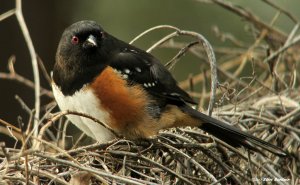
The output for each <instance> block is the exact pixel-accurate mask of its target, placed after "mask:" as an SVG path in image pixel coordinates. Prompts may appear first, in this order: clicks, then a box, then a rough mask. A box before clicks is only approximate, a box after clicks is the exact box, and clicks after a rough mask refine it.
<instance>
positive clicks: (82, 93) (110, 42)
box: [52, 21, 285, 155]
mask: <svg viewBox="0 0 300 185" xmlns="http://www.w3.org/2000/svg"><path fill="white" fill-rule="evenodd" d="M52 88H53V92H54V96H55V99H56V101H57V103H58V105H59V107H60V109H61V110H71V111H77V112H82V113H86V114H89V115H91V116H93V117H95V118H97V119H98V120H100V121H101V122H102V123H104V124H105V125H106V126H107V127H109V128H111V129H112V130H114V131H115V132H116V133H118V134H120V135H123V136H124V137H126V138H128V139H136V138H149V137H151V136H155V135H156V134H157V133H158V131H159V130H161V129H166V128H170V127H180V126H193V127H199V128H201V129H202V130H204V131H207V132H208V133H210V134H212V135H214V136H216V137H217V138H220V139H222V140H223V141H225V142H227V143H229V144H230V145H232V146H245V147H247V148H250V149H254V147H255V148H256V147H257V146H258V147H260V148H263V149H265V150H268V151H269V152H272V153H275V154H278V155H284V154H285V153H284V152H283V151H282V150H281V149H280V148H279V147H277V146H274V145H272V144H270V143H267V142H265V141H263V140H261V139H258V138H256V137H254V136H252V135H250V134H248V133H246V132H243V131H241V130H239V129H238V128H235V127H233V126H230V125H228V124H226V123H223V122H221V121H219V120H217V119H215V118H212V117H210V116H207V115H205V114H203V113H201V112H198V111H196V110H194V109H193V108H191V107H190V106H189V104H194V101H193V99H192V98H191V97H190V96H189V95H188V94H187V93H186V92H185V91H183V90H182V89H181V88H180V87H178V85H177V82H176V81H175V80H174V78H173V77H172V75H171V74H170V72H169V71H168V70H167V69H166V68H165V67H164V66H163V65H162V64H161V63H160V62H159V61H158V60H157V59H156V58H155V57H153V56H152V55H151V54H149V53H147V52H145V51H143V50H141V49H138V48H136V47H134V46H132V45H129V44H127V43H125V42H123V41H121V40H119V39H117V38H115V37H113V36H112V35H110V34H108V33H107V32H105V31H104V30H103V29H102V28H101V27H100V26H99V25H98V24H97V23H96V22H94V21H80V22H77V23H74V24H72V25H71V26H70V27H68V28H67V29H66V30H65V31H64V33H63V35H62V37H61V40H60V43H59V46H58V49H57V53H56V63H55V65H54V69H53V82H52ZM68 118H69V119H70V120H71V122H73V123H74V124H75V125H76V126H77V127H78V128H80V129H81V130H82V131H83V132H85V133H86V134H87V135H88V136H90V137H92V138H94V139H95V140H97V141H100V142H104V141H108V140H111V139H113V138H114V137H115V136H114V134H113V133H112V132H111V131H109V130H108V129H106V128H105V127H103V126H102V125H100V124H99V123H96V122H94V121H92V120H90V119H87V118H84V117H80V116H76V115H68Z"/></svg>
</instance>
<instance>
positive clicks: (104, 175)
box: [34, 152, 143, 185]
mask: <svg viewBox="0 0 300 185" xmlns="http://www.w3.org/2000/svg"><path fill="white" fill-rule="evenodd" d="M34 155H35V156H38V157H41V158H45V159H48V160H50V161H52V162H57V163H60V164H64V165H67V166H72V167H74V168H77V169H80V170H84V171H87V172H90V173H93V174H96V175H99V176H103V177H108V178H110V179H114V180H117V181H119V182H123V183H127V184H134V185H143V184H142V183H139V182H136V181H135V180H131V179H129V178H126V177H121V176H116V175H112V174H109V173H106V172H104V171H100V170H98V169H94V168H91V167H85V166H82V165H79V164H75V163H72V162H70V161H67V160H63V159H59V158H56V157H52V156H48V155H45V154H41V153H38V152H37V153H34Z"/></svg>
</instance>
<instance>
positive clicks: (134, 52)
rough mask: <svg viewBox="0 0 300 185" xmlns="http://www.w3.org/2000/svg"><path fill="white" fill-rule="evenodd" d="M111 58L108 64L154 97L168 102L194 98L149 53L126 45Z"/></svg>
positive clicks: (188, 100)
mask: <svg viewBox="0 0 300 185" xmlns="http://www.w3.org/2000/svg"><path fill="white" fill-rule="evenodd" d="M128 46H129V47H126V48H124V49H122V50H120V51H119V52H117V53H115V54H114V55H113V56H114V57H113V58H111V60H110V63H109V65H110V66H111V67H113V68H114V69H116V70H118V72H120V73H121V74H122V75H123V77H124V78H128V80H129V81H130V82H132V83H137V84H140V85H142V86H143V87H144V88H145V89H146V90H147V91H148V92H149V93H150V94H151V95H153V96H154V97H157V98H160V99H163V100H165V101H168V103H170V102H174V103H175V102H177V103H179V102H188V103H192V104H195V102H194V100H193V99H192V98H191V97H190V96H189V95H188V94H187V93H186V92H185V91H184V90H182V89H181V88H180V87H178V85H177V82H176V80H175V79H174V78H173V76H172V75H171V73H170V72H169V71H168V70H167V69H166V68H165V67H164V66H163V65H162V64H161V63H160V62H159V61H158V60H157V59H156V58H155V57H153V56H152V55H151V54H149V53H146V52H145V51H143V50H140V49H138V48H135V47H133V46H130V45H128Z"/></svg>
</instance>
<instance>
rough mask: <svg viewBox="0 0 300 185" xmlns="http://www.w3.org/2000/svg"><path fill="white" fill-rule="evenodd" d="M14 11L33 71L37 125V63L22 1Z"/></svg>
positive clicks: (38, 95)
mask: <svg viewBox="0 0 300 185" xmlns="http://www.w3.org/2000/svg"><path fill="white" fill-rule="evenodd" d="M15 2H16V9H15V11H16V12H15V14H16V17H17V20H18V22H19V25H20V28H21V30H22V33H23V36H24V38H25V41H26V44H27V47H28V49H29V53H30V57H31V64H32V70H33V77H34V92H35V101H34V102H35V105H34V109H35V114H34V125H37V124H38V120H39V115H40V105H41V102H40V77H39V68H38V63H37V56H36V52H35V49H34V46H33V43H32V40H31V38H30V34H29V31H28V28H27V26H26V23H25V20H24V16H23V13H22V1H21V0H16V1H15ZM35 128H36V130H35V131H34V135H35V136H37V135H38V127H35Z"/></svg>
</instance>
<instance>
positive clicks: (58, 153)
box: [0, 0, 300, 185]
mask: <svg viewBox="0 0 300 185" xmlns="http://www.w3.org/2000/svg"><path fill="white" fill-rule="evenodd" d="M212 2H214V3H215V4H216V5H219V6H222V7H223V8H226V9H228V10H230V11H232V12H233V13H236V14H237V15H239V16H241V17H243V18H244V19H245V20H247V21H248V22H249V23H251V25H252V26H253V27H254V28H255V30H256V31H255V33H253V35H255V39H254V40H255V41H254V43H253V44H251V45H240V44H239V43H238V42H237V39H236V38H234V37H233V36H232V35H231V37H226V36H228V34H223V33H222V32H221V31H220V30H218V29H216V28H215V29H214V30H215V32H216V34H217V36H219V37H220V38H223V39H224V38H227V39H228V38H230V40H231V41H233V44H236V47H234V48H217V47H215V48H214V52H215V53H217V54H218V56H220V58H221V61H220V63H221V64H219V65H217V66H216V65H215V66H214V64H213V65H212V63H211V62H212V61H211V60H214V58H213V56H212V55H211V54H212V53H213V51H212V50H211V48H209V43H207V41H205V39H204V40H201V39H203V38H202V37H201V35H199V34H197V33H195V32H189V31H184V30H180V29H178V28H175V27H172V26H159V27H156V28H155V29H171V30H174V31H175V32H174V33H172V34H169V35H167V36H166V37H164V38H163V39H161V40H159V41H158V42H157V43H156V44H154V45H153V46H152V47H151V48H150V49H149V50H148V51H149V52H150V51H152V50H153V49H154V48H157V47H168V48H176V49H178V48H180V51H179V52H178V54H177V55H176V56H175V57H174V58H173V59H172V60H171V61H170V62H169V63H168V65H169V66H174V65H175V63H176V62H177V61H178V60H179V59H180V58H181V56H183V55H184V54H186V53H187V52H190V53H192V54H193V55H195V56H196V57H197V59H199V58H200V59H201V60H203V59H204V58H205V60H204V61H207V60H206V59H207V55H209V57H208V58H209V61H210V64H211V66H212V67H211V68H209V69H208V70H203V71H202V72H201V73H199V74H197V75H194V76H191V77H189V78H188V79H187V80H185V81H182V82H180V86H181V87H182V88H185V89H188V90H189V93H190V94H191V95H192V96H193V97H195V98H199V107H203V106H204V105H206V104H208V103H207V102H208V99H210V100H212V99H213V100H217V101H210V103H211V104H209V105H210V109H209V110H210V111H211V110H212V107H214V109H213V110H214V111H213V116H214V117H216V118H218V119H221V120H223V121H225V122H227V123H229V124H232V125H234V126H236V127H239V128H240V129H242V130H244V131H246V132H248V133H251V134H252V135H255V136H256V137H258V138H261V139H263V140H265V141H268V142H270V143H272V144H274V145H277V146H279V147H281V148H283V150H285V151H286V152H287V153H288V156H287V157H279V156H276V155H273V154H271V153H268V152H265V151H261V152H251V151H248V150H246V149H244V148H240V149H237V148H233V147H231V146H228V145H227V144H226V143H224V142H222V141H220V140H218V139H216V138H213V137H212V136H210V135H207V134H206V133H204V132H203V131H201V130H199V129H197V128H176V129H171V130H165V131H162V132H161V133H160V134H159V135H158V136H157V138H154V139H152V140H146V139H145V140H138V141H129V140H125V139H122V138H121V139H116V140H114V141H111V142H109V143H101V144H97V143H96V144H88V145H85V146H84V145H82V144H81V146H79V145H78V144H80V143H81V141H82V138H83V137H82V136H81V137H79V139H78V140H77V141H76V142H73V143H72V144H71V145H72V146H71V147H67V145H68V142H67V141H66V138H67V135H66V128H67V126H68V121H66V119H65V118H64V117H63V116H64V115H66V114H69V112H59V113H55V114H51V113H50V112H53V103H51V105H52V106H43V107H40V108H41V110H42V112H44V115H43V116H42V118H41V119H39V120H38V122H37V123H39V124H40V125H39V126H40V127H39V129H35V128H37V127H33V126H32V124H33V122H36V120H35V119H33V117H34V113H35V112H34V111H31V110H32V109H30V108H29V107H28V106H27V105H26V104H25V103H24V102H23V101H22V99H21V98H20V97H17V100H18V101H19V102H20V103H21V105H22V107H23V108H24V109H25V110H26V111H27V112H28V114H29V115H30V120H29V121H28V123H29V124H28V125H27V126H23V125H22V124H19V127H15V126H13V125H14V124H11V123H8V122H6V121H4V120H1V119H0V123H1V125H2V126H1V127H0V132H1V133H4V134H6V135H8V136H10V137H13V138H14V139H15V140H16V141H18V143H21V146H20V147H14V148H8V147H6V146H5V143H1V149H0V184H83V185H85V184H284V185H288V184H298V183H299V182H300V181H299V173H300V170H299V169H300V136H299V135H300V105H299V99H300V97H299V92H300V89H299V81H300V79H299V75H298V74H299V69H297V66H298V65H299V59H300V57H299V56H300V54H299V51H300V49H299V48H300V46H299V44H298V41H299V40H300V36H295V33H296V30H297V29H298V23H297V24H296V23H295V28H294V30H293V31H292V32H291V33H290V34H289V35H285V34H283V33H281V32H279V31H278V30H276V29H275V28H273V27H271V26H268V25H267V24H264V23H263V22H262V21H260V20H259V19H258V18H257V17H256V16H254V15H253V14H251V12H249V11H246V10H245V9H242V8H240V7H237V6H234V5H232V4H230V3H229V4H228V3H226V1H214V0H213V1H212ZM265 2H267V3H268V4H269V5H271V6H272V7H274V8H278V10H280V12H282V13H286V11H284V10H283V9H281V8H280V7H278V6H275V5H274V4H272V3H271V2H269V1H265ZM19 16H20V15H19ZM287 16H288V17H290V18H291V20H293V21H295V22H297V20H296V19H295V18H294V17H293V16H292V15H291V14H287ZM155 29H153V28H152V29H150V30H151V31H152V30H155ZM150 30H148V31H146V32H145V33H144V34H146V33H148V32H150ZM180 35H189V36H192V37H193V38H196V41H194V40H193V41H191V42H177V41H175V40H173V38H174V37H177V36H180ZM138 38H140V37H138ZM233 38H234V39H233ZM203 43H204V49H203V47H202V48H199V47H195V46H196V45H199V44H203ZM266 48H267V49H266ZM204 51H205V54H204ZM13 63H14V58H11V59H10V61H9V72H8V73H0V78H2V79H10V80H16V81H19V82H21V83H23V84H25V85H27V86H29V87H35V84H34V82H31V81H30V80H28V79H26V78H25V77H22V76H21V75H19V74H18V73H17V72H16V71H15V70H14V67H13ZM41 64H42V63H41ZM213 67H216V69H213ZM42 69H43V68H42ZM210 70H211V71H212V72H211V73H212V76H211V79H214V78H215V79H214V80H215V82H214V83H212V85H211V87H212V91H214V90H215V89H214V88H215V87H216V86H217V85H218V89H217V91H216V93H215V94H214V93H213V94H211V93H210V91H209V90H206V89H208V87H206V86H207V80H208V79H209V78H210V76H209V75H207V74H208V73H209V72H210ZM214 70H216V71H218V75H219V79H226V80H221V82H222V83H218V81H216V74H217V73H215V72H214ZM43 75H44V76H45V77H46V79H49V76H48V75H47V73H46V72H44V73H43ZM214 75H215V76H214ZM214 80H212V81H214ZM199 83H202V84H204V85H203V88H202V91H201V92H195V91H194V90H193V89H194V88H193V87H194V86H195V85H197V84H199ZM214 86H215V87H214ZM41 92H42V93H43V95H44V96H47V97H50V98H51V100H53V96H52V93H51V91H50V90H47V89H45V88H41ZM212 103H213V104H212ZM49 107H51V108H49ZM74 114H76V113H74ZM77 116H84V115H80V113H78V114H77ZM35 131H38V132H35ZM74 143H75V144H74Z"/></svg>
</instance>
